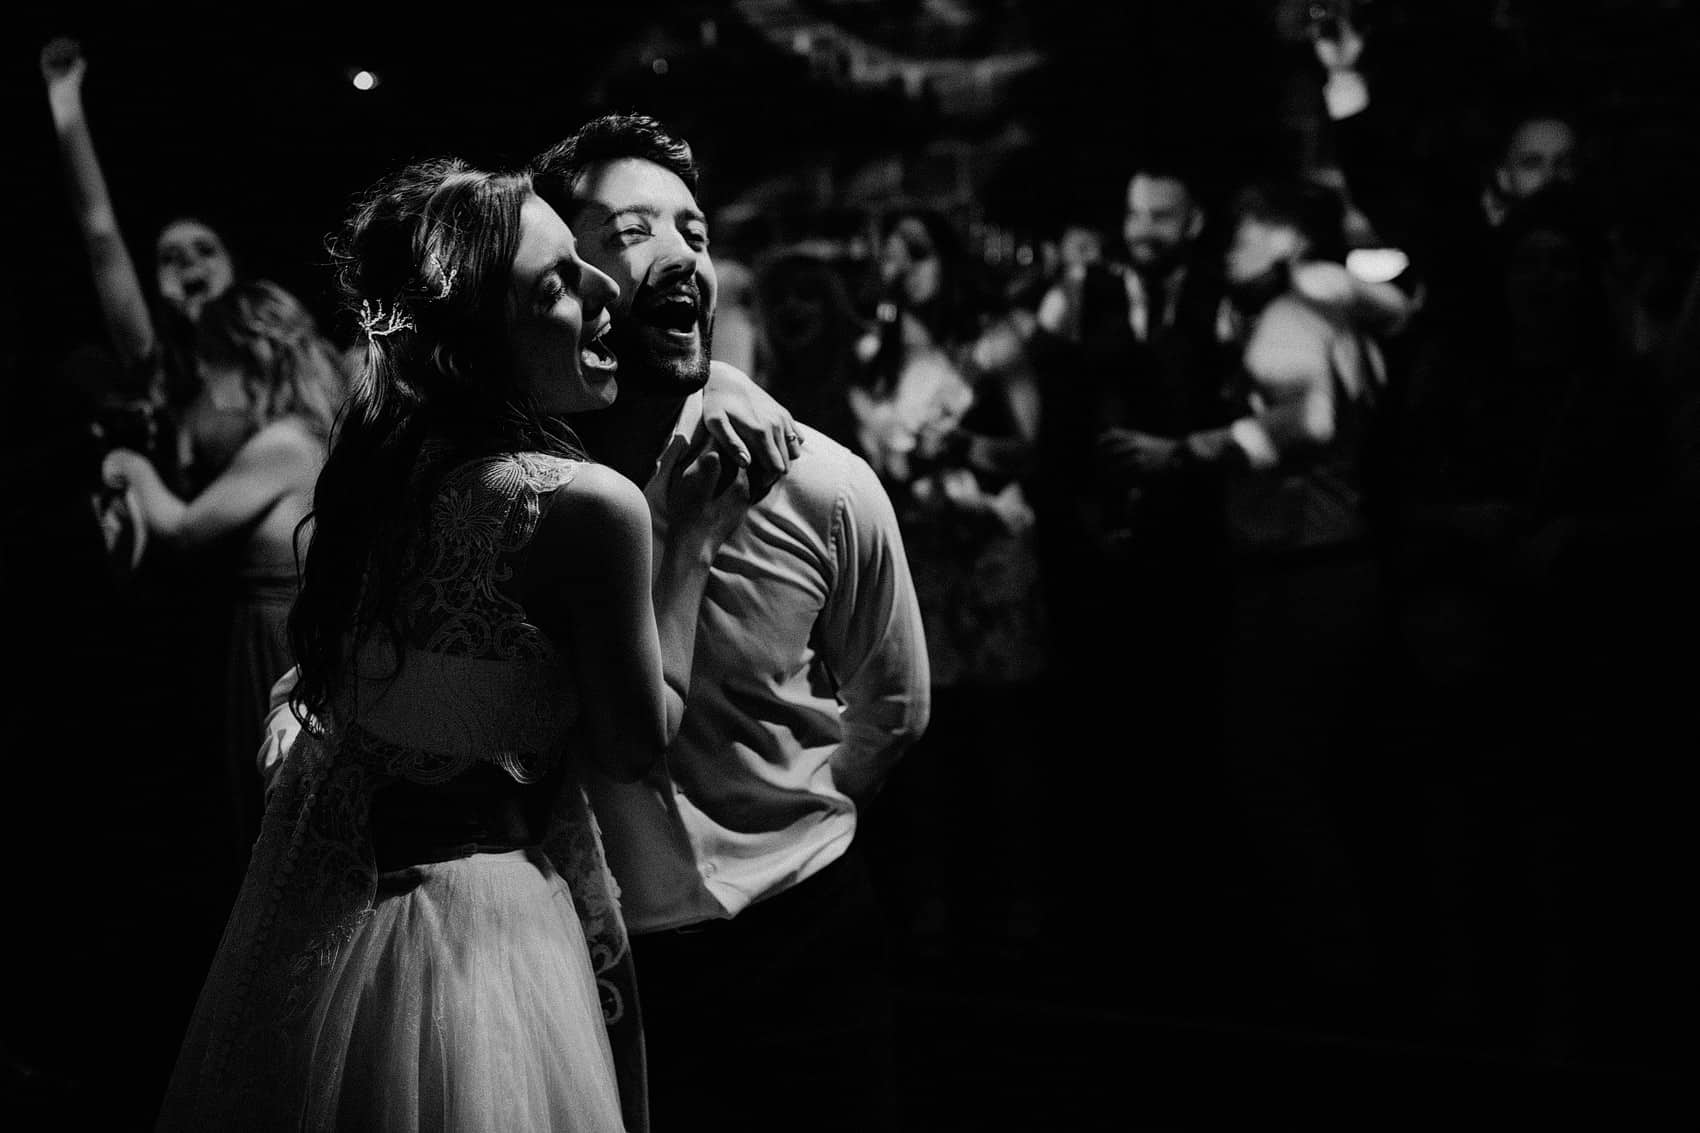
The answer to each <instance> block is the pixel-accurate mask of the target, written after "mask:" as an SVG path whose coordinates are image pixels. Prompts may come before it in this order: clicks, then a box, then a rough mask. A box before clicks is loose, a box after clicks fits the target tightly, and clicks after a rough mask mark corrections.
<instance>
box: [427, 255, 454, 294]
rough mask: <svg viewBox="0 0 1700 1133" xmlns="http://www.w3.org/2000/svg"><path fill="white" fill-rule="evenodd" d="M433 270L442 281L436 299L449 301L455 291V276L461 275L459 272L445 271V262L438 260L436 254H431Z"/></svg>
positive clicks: (438, 286)
mask: <svg viewBox="0 0 1700 1133" xmlns="http://www.w3.org/2000/svg"><path fill="white" fill-rule="evenodd" d="M431 268H432V270H434V271H435V272H436V273H437V278H438V280H440V281H441V282H439V283H438V284H437V294H436V296H435V298H436V299H438V300H439V301H441V300H443V299H447V298H448V297H449V293H450V292H452V291H453V290H454V286H455V276H456V275H458V274H459V271H458V270H456V271H445V270H444V269H443V261H442V260H440V259H438V258H437V253H436V252H432V253H431Z"/></svg>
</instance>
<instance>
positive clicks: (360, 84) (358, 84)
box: [348, 71, 378, 90]
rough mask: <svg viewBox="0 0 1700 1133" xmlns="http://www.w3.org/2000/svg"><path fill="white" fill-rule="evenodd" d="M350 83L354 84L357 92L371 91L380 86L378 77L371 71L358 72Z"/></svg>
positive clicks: (353, 75) (351, 77)
mask: <svg viewBox="0 0 1700 1133" xmlns="http://www.w3.org/2000/svg"><path fill="white" fill-rule="evenodd" d="M348 81H349V82H351V83H353V84H354V89H355V90H371V89H372V88H373V87H375V86H377V85H378V76H377V75H375V74H373V73H372V72H371V71H356V72H354V74H352V75H350V76H349V78H348Z"/></svg>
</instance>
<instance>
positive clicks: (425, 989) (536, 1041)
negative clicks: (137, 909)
mask: <svg viewBox="0 0 1700 1133" xmlns="http://www.w3.org/2000/svg"><path fill="white" fill-rule="evenodd" d="M338 253H339V262H340V280H339V282H340V283H341V285H342V290H343V293H344V299H345V302H346V304H347V306H348V307H349V309H350V310H351V311H352V312H354V313H355V314H356V316H357V317H358V318H359V319H360V324H361V326H362V327H363V329H364V331H365V333H366V336H367V339H368V349H367V352H366V353H367V358H366V362H365V368H364V371H363V373H362V374H361V375H360V377H359V379H358V381H357V382H356V386H355V390H354V393H353V394H352V396H351V398H350V400H349V403H348V404H347V406H346V407H345V409H344V411H343V414H342V417H341V420H340V422H339V426H338V433H337V436H336V438H335V441H334V443H333V446H332V450H331V453H330V456H329V459H328V460H327V463H326V466H325V469H324V472H323V474H322V476H321V477H320V479H319V482H318V484H317V487H316V490H315V495H314V512H313V521H314V528H313V535H312V540H311V545H310V548H309V550H308V552H307V556H306V566H305V573H304V580H303V588H302V593H301V597H300V599H299V601H298V603H297V605H296V608H295V611H294V613H293V615H292V619H291V637H292V643H293V646H294V652H295V658H296V661H297V664H298V666H299V683H298V684H297V686H296V688H295V692H294V700H293V706H294V708H295V709H296V711H297V713H298V714H299V715H300V716H301V717H302V718H303V719H304V720H307V721H309V722H310V724H309V727H308V728H307V730H306V731H305V732H304V734H303V737H302V740H301V741H300V742H299V743H297V744H296V745H295V749H294V751H293V752H292V754H291V756H290V758H289V760H288V761H287V762H286V763H285V764H284V766H283V768H282V770H281V771H280V772H279V774H278V777H277V779H276V781H275V782H274V784H273V786H272V789H271V791H270V794H269V799H268V804H267V809H266V815H265V819H264V823H263V825H262V829H261V833H260V836H259V840H258V841H257V843H256V844H255V848H254V851H253V855H252V858H251V860H250V863H249V868H248V873H247V877H246V880H245V882H244V884H243V887H242V891H241V893H240V895H239V897H238V899H237V903H236V907H235V910H234V911H233V913H232V914H231V917H230V920H229V922H228V925H227V927H226V930H225V934H224V938H223V941H222V943H221V945H220V947H219V951H218V954H217V956H216V958H215V960H214V963H213V967H212V971H211V973H210V974H209V976H208V978H207V981H206V984H205V987H204V988H203V990H202V993H201V997H200V1000H199V1002H198V1004H197V1006H196V1010H195V1013H194V1016H193V1019H192V1021H191V1024H190V1028H189V1031H188V1035H187V1037H186V1039H185V1041H184V1044H183V1047H182V1050H181V1053H180V1054H179V1058H178V1062H177V1067H176V1070H175V1073H174V1074H173V1077H172V1082H171V1085H170V1088H169V1090H168V1093H167V1096H166V1099H165V1104H164V1108H163V1111H162V1113H161V1116H160V1122H159V1126H160V1128H162V1129H172V1130H175V1129H195V1130H208V1129H226V1128H231V1129H234V1128H240V1129H244V1130H255V1129H263V1128H279V1129H283V1128H288V1129H331V1128H359V1129H385V1130H414V1129H423V1128H432V1129H453V1130H459V1131H470V1130H489V1131H497V1130H516V1129H524V1130H551V1129H553V1130H586V1131H604V1130H621V1129H626V1128H633V1129H640V1128H642V1127H643V1126H644V1125H645V1117H644V1114H645V1108H646V1107H645V1101H644V1093H643V1055H642V1039H641V1032H640V1030H639V1028H638V1020H637V1011H636V1006H637V1005H636V1001H635V995H634V986H633V980H632V974H631V969H630V963H629V953H628V950H627V944H626V939H625V931H624V927H623V925H622V923H621V920H620V916H619V912H618V906H617V901H616V892H615V889H614V885H613V882H612V880H611V878H610V877H609V875H608V873H607V869H606V866H605V864H604V862H603V859H602V853H601V845H600V838H599V834H598V832H597V830H596V827H595V825H594V823H593V821H592V819H591V816H590V814H589V811H588V809H587V807H586V805H585V802H584V796H583V792H582V791H581V789H580V787H579V786H578V782H577V776H578V769H579V768H580V767H581V766H582V765H583V761H585V760H590V761H592V762H593V763H594V765H595V766H596V768H597V769H598V770H600V771H601V772H603V773H605V774H608V775H611V776H613V777H615V778H618V779H621V780H627V781H629V780H634V779H636V778H638V777H639V776H640V775H641V774H642V773H643V772H644V771H645V769H646V768H647V767H648V766H649V765H650V764H651V763H652V762H653V761H654V760H656V759H657V758H659V757H660V754H661V752H662V750H663V748H664V747H665V745H666V743H667V741H668V740H669V738H670V737H671V736H672V735H673V734H674V732H675V730H676V729H677V727H678V723H679V717H680V714H681V711H682V702H681V699H680V693H681V692H682V690H684V689H685V688H686V687H688V684H689V680H690V663H691V653H692V646H693V642H694V636H695V631H696V620H697V609H698V606H699V605H700V602H701V597H702V588H703V583H704V579H705V576H706V564H707V562H708V561H709V558H710V553H711V552H712V550H713V549H714V547H716V546H718V544H719V543H720V541H721V540H722V539H723V538H724V537H725V536H726V534H727V533H728V532H729V531H730V530H731V529H732V528H733V527H734V526H735V525H736V524H737V522H738V521H739V519H740V518H741V516H742V515H743V513H744V510H745V509H746V508H747V506H748V502H749V486H748V478H747V476H746V475H745V474H744V473H742V472H740V473H739V474H738V475H737V476H735V477H732V478H730V479H729V480H728V482H727V484H726V485H725V486H722V485H721V484H720V480H721V469H720V458H719V456H718V455H717V454H716V451H715V449H714V448H712V447H710V448H708V449H706V450H704V451H703V452H702V453H701V454H700V455H699V456H698V457H697V458H696V459H695V460H694V461H692V462H690V463H689V464H688V465H687V466H685V467H684V468H683V469H682V470H681V472H680V473H679V475H678V476H677V477H676V478H675V480H674V481H673V483H672V485H671V488H670V491H671V493H672V508H671V510H672V514H674V515H676V516H689V517H693V518H692V519H691V520H689V527H688V529H687V530H684V531H678V530H675V531H674V533H673V535H672V537H671V538H670V539H669V540H668V541H667V545H666V550H665V551H663V552H661V554H662V555H663V561H662V562H659V563H654V564H652V562H651V556H652V554H654V553H655V552H653V551H652V548H651V535H650V518H649V513H648V508H647V505H646V504H645V501H644V498H643V496H642V494H641V492H640V491H639V489H638V488H637V487H635V486H634V485H632V484H631V483H630V482H629V481H627V480H626V479H624V478H623V477H621V476H620V475H618V474H617V473H614V472H613V471H612V470H610V469H607V468H605V467H603V466H601V465H598V464H596V463H594V462H592V461H591V460H589V458H588V457H587V456H586V454H585V453H584V451H583V450H582V448H581V447H580V446H579V445H578V443H577V438H576V437H575V436H574V435H573V434H572V432H571V430H570V429H569V428H567V427H566V426H565V425H564V424H563V423H562V422H561V421H560V415H562V414H566V413H577V412H584V411H586V410H590V409H595V408H599V407H605V406H607V405H608V404H610V403H611V402H612V401H613V400H614V398H615V395H616V392H617V389H618V380H617V376H616V375H617V362H616V360H615V359H614V358H613V357H612V355H611V354H610V353H609V351H608V350H607V348H606V347H605V346H604V345H603V344H602V339H603V332H604V331H605V330H606V328H607V326H608V314H607V311H606V307H607V305H608V303H609V302H610V301H611V300H612V299H613V298H614V297H615V295H616V294H617V287H616V285H615V284H614V283H613V281H612V280H610V279H609V278H608V277H607V276H605V275H603V274H602V273H601V272H599V271H597V270H596V269H595V268H593V267H591V266H590V265H589V264H587V263H585V262H584V261H583V260H582V259H580V258H579V256H578V253H577V251H576V248H575V245H574V239H573V234H572V233H571V231H570V230H569V229H568V227H567V225H566V224H565V223H564V222H563V221H562V220H561V219H560V217H559V216H558V215H556V213H555V212H554V211H553V210H552V209H551V208H550V207H549V206H548V205H547V204H545V203H544V202H543V201H541V200H540V199H538V198H537V197H536V196H535V195H534V194H533V193H532V191H531V185H530V181H529V179H528V178H527V177H526V176H524V175H520V174H490V173H484V172H480V171H477V170H474V169H471V168H469V167H467V166H465V165H464V164H462V163H461V162H459V161H456V160H453V159H442V160H435V161H427V162H419V163H415V164H413V165H410V166H408V167H406V168H404V169H402V170H400V171H399V172H397V173H395V174H392V175H391V176H390V177H388V178H386V179H385V180H383V181H381V182H380V183H379V184H378V185H377V186H375V187H374V188H373V189H372V190H371V191H370V193H369V194H368V195H367V196H366V197H365V198H364V200H363V201H362V202H361V203H360V204H359V205H358V206H357V207H356V209H355V210H354V211H353V213H352V215H351V217H350V218H349V220H348V222H347V224H346V225H345V227H344V230H343V232H342V235H341V241H340V244H339V246H338ZM668 559H673V560H675V561H671V562H669V561H666V560H668ZM652 578H653V579H655V580H656V581H655V583H654V586H653V590H652V586H651V581H650V580H651V579H652ZM257 739H258V737H256V740H257Z"/></svg>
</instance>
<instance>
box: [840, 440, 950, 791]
mask: <svg viewBox="0 0 1700 1133" xmlns="http://www.w3.org/2000/svg"><path fill="white" fill-rule="evenodd" d="M832 541H833V545H832V552H833V556H834V559H835V565H836V570H837V578H836V579H835V581H834V585H833V587H832V592H831V595H830V596H829V597H828V599H827V602H826V606H825V608H824V609H823V611H822V613H821V623H820V628H821V632H820V634H819V635H818V637H819V641H818V647H819V649H820V652H821V656H822V658H823V659H824V660H825V661H826V663H827V665H828V667H829V668H830V669H831V670H832V672H833V674H834V675H835V677H836V678H837V682H838V697H839V700H840V701H841V702H842V704H843V710H842V721H843V725H844V739H843V742H842V743H841V744H840V745H839V747H838V750H837V751H836V752H834V753H833V757H832V771H833V778H834V781H835V783H836V784H837V786H838V788H839V790H841V791H843V792H844V793H845V794H847V795H849V796H850V797H851V798H853V799H858V800H865V799H866V798H868V797H869V796H871V795H872V794H873V793H874V792H875V791H876V790H878V788H879V785H880V783H881V782H882V781H883V779H884V777H885V775H886V774H887V773H888V772H889V771H890V770H891V768H892V767H893V766H894V765H895V764H896V762H897V760H898V759H899V757H901V756H902V754H903V753H904V751H906V750H907V749H908V748H909V746H910V745H911V744H913V743H914V742H915V741H916V740H917V739H919V738H920V736H921V733H922V732H923V731H925V730H926V727H927V719H928V716H929V714H930V712H931V693H932V688H931V678H930V672H929V669H928V666H927V645H926V638H925V635H924V633H923V631H922V628H921V608H920V604H919V602H918V601H917V599H916V596H915V584H914V581H913V579H912V578H911V577H910V573H909V560H908V557H907V556H906V555H905V553H904V549H903V537H902V534H901V532H900V531H899V530H898V526H897V515H896V512H895V511H894V510H893V509H892V506H891V500H890V498H889V497H887V495H886V493H885V489H884V488H883V487H882V486H881V485H880V483H879V480H878V478H877V477H876V476H875V475H874V473H873V470H872V469H871V468H869V467H868V465H867V463H866V462H865V461H862V460H860V459H856V460H855V461H854V463H853V465H852V466H851V468H850V470H849V472H848V474H847V475H846V477H845V479H844V482H843V486H842V487H841V489H840V492H839V496H838V501H837V505H836V507H835V509H834V515H833V523H832Z"/></svg>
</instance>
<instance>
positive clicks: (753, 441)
mask: <svg viewBox="0 0 1700 1133" xmlns="http://www.w3.org/2000/svg"><path fill="white" fill-rule="evenodd" d="M702 421H703V425H704V426H705V427H706V428H707V429H708V432H709V435H710V436H712V437H714V439H715V440H716V441H718V442H719V443H720V444H721V445H722V446H723V447H725V448H726V449H727V450H728V451H730V452H731V453H733V454H734V456H735V457H736V459H737V460H738V463H739V464H741V465H744V466H746V467H751V466H752V465H753V467H751V475H752V476H753V477H754V479H755V481H756V483H758V484H767V483H770V482H772V481H773V480H776V479H778V478H779V477H780V476H782V475H784V474H785V473H786V472H787V471H788V470H789V469H790V467H791V462H792V461H793V460H795V459H797V457H798V456H800V455H801V454H802V451H803V441H802V437H801V436H800V435H799V434H798V432H797V422H796V420H795V419H794V418H793V417H792V416H791V411H790V410H788V409H786V408H785V407H784V406H783V405H781V404H779V402H778V401H776V400H774V397H773V395H772V394H770V393H768V392H767V391H766V390H765V389H762V388H761V386H760V385H758V384H757V383H756V381H755V379H754V378H751V377H750V376H749V375H748V374H746V373H744V372H743V371H742V370H740V369H738V368H737V367H735V366H730V365H727V364H726V363H725V362H713V363H711V364H710V365H709V368H708V384H707V385H706V386H704V387H703V396H702Z"/></svg>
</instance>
